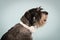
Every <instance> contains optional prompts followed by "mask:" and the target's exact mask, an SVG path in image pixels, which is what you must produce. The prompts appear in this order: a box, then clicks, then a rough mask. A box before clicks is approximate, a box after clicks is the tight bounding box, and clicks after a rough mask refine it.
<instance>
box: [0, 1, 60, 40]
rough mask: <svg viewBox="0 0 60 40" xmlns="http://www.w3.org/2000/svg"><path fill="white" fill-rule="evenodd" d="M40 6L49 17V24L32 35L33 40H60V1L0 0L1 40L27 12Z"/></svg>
mask: <svg viewBox="0 0 60 40" xmlns="http://www.w3.org/2000/svg"><path fill="white" fill-rule="evenodd" d="M39 6H41V7H42V8H44V10H46V11H48V13H49V15H48V20H47V22H46V23H47V24H46V25H45V26H43V27H41V28H39V29H38V30H36V32H34V33H33V34H32V36H33V40H60V0H0V38H1V37H2V35H3V34H4V33H6V32H7V31H8V30H9V29H10V28H11V27H13V26H14V25H15V24H16V23H19V21H20V18H21V17H22V15H24V13H25V12H26V11H27V10H29V9H31V8H35V7H39Z"/></svg>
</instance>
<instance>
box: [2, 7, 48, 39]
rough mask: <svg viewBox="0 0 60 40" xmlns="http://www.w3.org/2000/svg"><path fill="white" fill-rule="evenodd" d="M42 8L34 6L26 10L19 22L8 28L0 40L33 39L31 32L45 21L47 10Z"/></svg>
mask: <svg viewBox="0 0 60 40" xmlns="http://www.w3.org/2000/svg"><path fill="white" fill-rule="evenodd" d="M42 10H43V8H41V7H36V8H32V9H30V10H28V11H26V12H25V14H24V15H23V16H22V17H21V19H20V22H19V23H17V24H16V25H15V26H13V27H12V28H11V29H9V30H8V31H7V32H6V33H5V34H4V35H3V36H2V38H1V40H33V39H32V36H31V35H32V33H33V32H35V29H37V28H39V27H41V26H43V25H44V24H45V23H46V21H47V17H48V12H47V11H42Z"/></svg>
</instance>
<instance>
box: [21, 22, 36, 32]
mask: <svg viewBox="0 0 60 40" xmlns="http://www.w3.org/2000/svg"><path fill="white" fill-rule="evenodd" d="M20 24H21V25H23V27H25V28H27V29H29V30H30V32H35V30H36V26H30V27H29V26H28V25H26V24H24V23H23V22H22V21H20Z"/></svg>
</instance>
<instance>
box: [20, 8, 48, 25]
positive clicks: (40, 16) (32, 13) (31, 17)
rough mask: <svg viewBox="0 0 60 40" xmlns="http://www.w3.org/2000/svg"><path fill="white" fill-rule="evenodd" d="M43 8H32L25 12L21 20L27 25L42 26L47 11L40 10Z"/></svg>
mask: <svg viewBox="0 0 60 40" xmlns="http://www.w3.org/2000/svg"><path fill="white" fill-rule="evenodd" d="M42 10H43V8H41V7H39V8H32V9H30V10H28V11H26V12H25V14H24V15H23V16H22V18H21V21H22V22H23V23H24V24H26V25H28V26H35V25H36V26H42V25H44V24H45V22H46V20H47V16H48V12H47V11H42Z"/></svg>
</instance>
